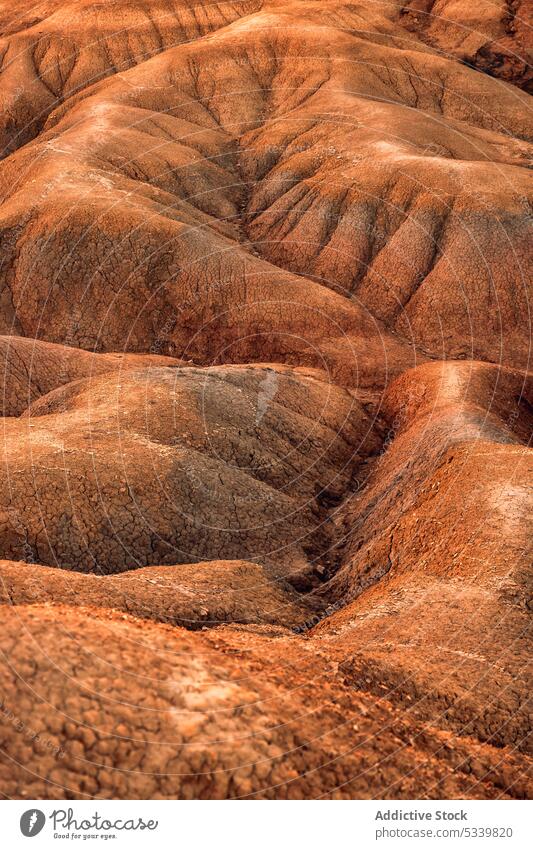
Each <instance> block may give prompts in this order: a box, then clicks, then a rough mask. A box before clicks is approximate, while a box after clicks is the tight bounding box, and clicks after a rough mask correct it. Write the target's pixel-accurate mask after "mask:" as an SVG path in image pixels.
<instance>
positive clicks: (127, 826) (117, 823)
mask: <svg viewBox="0 0 533 849" xmlns="http://www.w3.org/2000/svg"><path fill="white" fill-rule="evenodd" d="M49 819H50V820H51V822H52V825H53V829H54V837H56V838H71V839H75V838H81V837H87V836H92V837H94V836H96V835H98V836H99V837H101V838H103V839H110V838H113V837H116V836H117V832H131V831H155V830H156V829H157V827H158V825H159V822H158V820H144V819H143V818H142V817H131V818H129V819H125V818H124V819H116V820H113V819H109V817H105V816H102V815H101V814H99V813H98V812H95V813H94V814H92V815H91V816H88V817H78V818H77V817H75V816H74V811H73V809H72V808H68V809H67V810H65V809H64V808H59V809H57V810H54V811H52V813H51V814H50V816H49Z"/></svg>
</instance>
